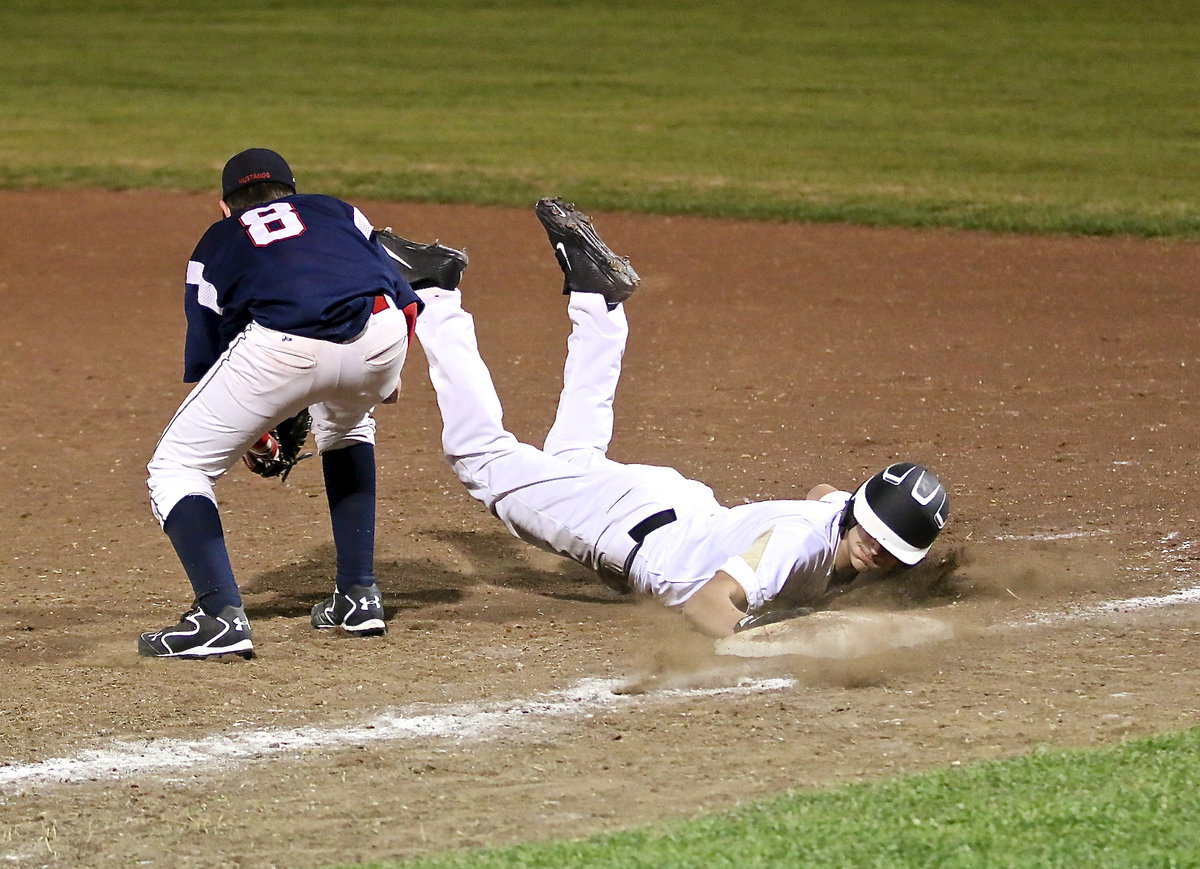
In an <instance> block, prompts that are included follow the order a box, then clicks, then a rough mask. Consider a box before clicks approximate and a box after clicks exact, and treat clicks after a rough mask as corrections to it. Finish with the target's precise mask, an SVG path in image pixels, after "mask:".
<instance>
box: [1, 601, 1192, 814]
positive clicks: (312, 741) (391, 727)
mask: <svg viewBox="0 0 1200 869" xmlns="http://www.w3.org/2000/svg"><path fill="white" fill-rule="evenodd" d="M1195 603H1200V586H1196V587H1193V588H1186V589H1181V590H1179V591H1175V592H1172V593H1170V594H1166V595H1158V596H1145V597H1133V598H1126V599H1124V600H1114V601H1105V602H1103V603H1099V604H1094V605H1091V606H1080V607H1074V608H1071V609H1068V610H1065V611H1058V612H1045V613H1035V614H1033V615H1032V616H1030V617H1027V618H1024V619H1021V620H1018V621H1015V622H1010V623H1008V624H1006V625H997V626H994V628H993V630H1004V629H1011V628H1025V627H1043V626H1047V625H1053V624H1062V623H1066V622H1075V621H1084V620H1087V619H1092V618H1097V617H1101V616H1108V615H1114V614H1119V613H1122V612H1129V611H1131V610H1142V609H1151V608H1158V607H1170V606H1178V605H1183V604H1195ZM621 684H622V683H621V682H620V681H618V680H610V679H584V680H581V681H580V682H577V683H576V684H574V685H572V686H570V687H568V688H565V689H563V690H560V691H554V692H550V693H547V694H543V695H539V696H537V697H533V698H530V699H527V700H507V701H492V702H481V703H460V704H448V705H445V706H430V705H423V706H420V707H412V708H409V709H399V710H393V711H389V712H385V713H383V714H381V715H378V716H376V717H375V718H373V719H370V720H368V721H367V722H365V723H362V724H356V725H346V726H340V727H339V726H310V727H268V728H260V729H254V730H239V731H235V732H231V733H219V734H212V735H210V736H206V737H202V738H199V739H193V740H187V739H171V738H166V737H162V738H155V739H146V740H115V741H114V742H112V743H111V744H110V745H109V746H108V747H106V748H100V749H85V750H83V751H80V752H77V753H75V754H73V755H68V756H64V757H55V758H48V759H46V760H42V761H37V762H33V763H13V764H8V765H6V766H0V799H4V798H8V797H12V796H16V795H18V794H23V793H29V792H31V791H36V790H38V789H40V788H42V787H46V786H49V785H56V784H73V783H81V782H90V781H103V782H116V781H122V780H128V779H136V778H139V777H143V776H147V775H161V776H164V777H170V776H172V775H174V776H179V775H185V774H187V773H188V772H189V771H191V770H194V769H196V770H204V771H215V770H220V769H228V768H232V767H235V766H240V765H248V764H253V763H260V762H264V761H268V760H271V759H272V758H276V757H280V756H288V755H291V756H294V755H298V754H301V753H303V752H304V751H308V750H321V751H324V752H330V751H336V750H339V749H343V748H346V747H349V746H353V745H359V744H374V743H379V742H398V741H404V740H414V741H415V740H420V739H439V738H440V739H456V740H459V741H484V740H487V739H494V738H498V737H500V736H504V735H521V734H523V733H525V732H528V731H531V730H533V729H534V728H536V727H540V726H541V725H542V724H544V723H545V722H547V721H551V720H554V719H568V718H583V717H587V716H589V715H591V714H593V713H595V712H598V711H602V710H606V709H614V708H617V709H628V708H637V707H645V706H648V705H662V704H666V703H669V702H672V701H677V700H681V699H688V698H694V697H711V696H718V695H725V696H730V695H749V694H761V693H764V692H769V691H781V690H785V689H787V688H791V687H793V686H794V685H795V680H794V679H791V678H770V679H757V680H753V679H742V680H740V681H739V682H738V683H737V684H736V685H728V686H721V687H711V688H679V689H663V690H655V691H653V692H650V693H646V694H633V695H630V694H622V693H617V692H616V691H615V690H614V689H616V688H617V687H618V686H619V685H621Z"/></svg>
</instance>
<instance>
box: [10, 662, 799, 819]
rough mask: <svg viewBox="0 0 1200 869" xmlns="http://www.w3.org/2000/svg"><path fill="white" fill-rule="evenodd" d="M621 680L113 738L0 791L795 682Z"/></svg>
mask: <svg viewBox="0 0 1200 869" xmlns="http://www.w3.org/2000/svg"><path fill="white" fill-rule="evenodd" d="M621 684H622V683H621V682H619V681H617V680H611V679H584V680H582V681H580V682H578V683H576V684H575V685H573V686H571V687H570V688H567V689H565V690H562V691H556V692H553V693H550V694H545V695H542V696H540V697H535V698H530V699H528V700H510V701H504V702H493V703H479V704H457V705H448V706H443V707H432V708H431V710H430V711H424V712H422V711H419V710H417V709H410V710H402V711H395V712H389V713H384V714H383V715H380V716H378V717H376V718H374V719H372V720H370V721H368V722H366V723H364V724H358V725H354V726H347V727H327V728H326V727H297V728H265V729H262V730H247V731H242V732H235V733H230V734H213V735H212V736H207V737H204V738H202V739H196V740H184V739H168V738H158V739H148V740H136V741H130V740H118V741H115V742H113V743H112V745H111V747H109V748H105V749H88V750H84V751H81V752H79V753H78V754H75V755H72V756H68V757H58V758H49V759H47V760H43V761H40V762H38V763H28V764H12V765H10V766H5V767H0V792H2V793H3V797H5V798H7V797H12V796H15V795H17V794H21V793H28V792H30V791H34V790H37V789H38V788H39V787H40V786H44V785H52V784H71V783H80V782H89V781H119V780H123V779H130V778H139V777H142V776H146V775H161V776H163V777H164V778H170V777H171V776H172V775H173V774H175V775H177V774H179V773H191V772H194V771H195V770H203V771H204V772H205V773H207V772H209V771H213V770H215V769H227V768H231V767H234V766H238V765H242V764H250V763H257V762H261V761H265V760H270V759H271V758H273V757H278V756H280V755H299V754H301V753H302V752H304V751H308V750H314V749H320V750H321V751H323V752H328V751H329V749H330V748H331V747H334V746H337V745H341V746H343V747H346V748H349V747H351V746H354V745H378V744H379V743H380V742H385V741H386V742H394V741H400V740H419V739H437V738H450V739H458V740H467V741H483V740H487V739H493V738H496V737H499V736H503V735H511V734H520V733H524V732H526V731H529V730H532V729H534V727H536V726H537V725H538V724H539V723H541V722H544V721H546V720H549V719H555V718H571V717H581V716H588V715H591V714H593V713H595V712H598V711H601V710H605V711H609V710H611V709H612V708H614V707H616V708H621V709H628V708H637V707H644V706H647V705H659V704H662V703H666V702H671V701H679V700H686V699H689V698H694V697H710V696H716V695H725V696H728V695H745V694H761V693H763V692H766V691H779V690H782V689H784V688H789V687H791V686H792V685H793V684H795V680H793V679H789V678H772V679H755V680H749V679H744V680H741V681H740V682H739V683H738V684H737V685H731V686H722V687H716V688H691V689H669V690H663V691H656V692H654V693H653V694H638V695H630V694H621V693H617V691H616V689H617V688H619V687H620V685H621Z"/></svg>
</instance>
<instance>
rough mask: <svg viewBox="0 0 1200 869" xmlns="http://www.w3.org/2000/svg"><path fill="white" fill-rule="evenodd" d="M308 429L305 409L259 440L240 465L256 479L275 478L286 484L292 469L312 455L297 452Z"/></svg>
mask: <svg viewBox="0 0 1200 869" xmlns="http://www.w3.org/2000/svg"><path fill="white" fill-rule="evenodd" d="M311 428H312V417H311V416H310V415H309V413H308V408H305V409H304V410H302V411H300V412H299V413H298V414H296V415H295V416H293V417H289V418H288V419H285V420H284V421H283V422H281V423H280V424H279V425H277V426H275V428H273V429H271V430H270V431H269V432H267V433H266V434H265V435H263V436H262V437H261V438H259V439H258V441H257V443H255V444H254V446H252V447H250V450H249V452H247V453H246V455H244V456H242V461H243V462H244V463H245V465H246V467H247V468H249V469H250V470H251V471H252V472H253V473H255V474H258V475H259V476H260V477H279V478H280V479H281V480H282V481H283V482H285V483H286V482H287V478H288V474H290V473H291V472H292V468H294V467H296V464H297V463H298V462H301V461H303V460H304V459H307V458H309V457H310V456H311V455H312V453H304V454H301V452H300V451H301V450H303V449H304V442H305V441H306V440H307V439H308V432H309V430H310V429H311Z"/></svg>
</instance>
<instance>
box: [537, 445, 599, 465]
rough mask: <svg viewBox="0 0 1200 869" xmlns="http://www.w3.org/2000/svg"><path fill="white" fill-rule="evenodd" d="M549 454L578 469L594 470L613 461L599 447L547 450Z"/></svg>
mask: <svg viewBox="0 0 1200 869" xmlns="http://www.w3.org/2000/svg"><path fill="white" fill-rule="evenodd" d="M547 452H548V453H549V454H550V455H552V456H555V457H556V458H559V459H562V460H563V461H564V462H570V463H571V464H572V465H574V466H575V467H577V468H593V467H595V466H597V465H600V464H604V463H606V462H610V461H611V459H609V458H608V456H607V455H605V453H604V450H602V449H600V448H599V447H591V446H589V447H567V448H565V449H556V450H547Z"/></svg>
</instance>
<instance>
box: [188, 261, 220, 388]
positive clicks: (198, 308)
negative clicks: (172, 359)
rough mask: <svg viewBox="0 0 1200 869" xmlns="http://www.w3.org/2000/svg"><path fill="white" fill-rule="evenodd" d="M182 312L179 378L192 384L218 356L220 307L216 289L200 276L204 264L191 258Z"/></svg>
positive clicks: (202, 272) (202, 274) (202, 275)
mask: <svg viewBox="0 0 1200 869" xmlns="http://www.w3.org/2000/svg"><path fill="white" fill-rule="evenodd" d="M183 311H184V315H185V316H186V317H187V337H186V338H185V339H184V345H183V380H184V382H185V383H195V382H196V381H198V380H199V379H200V378H202V377H203V376H204V375H205V373H207V371H208V369H210V368H211V367H212V365H213V363H214V362H216V361H217V357H218V356H220V355H221V345H222V339H221V306H220V304H218V293H217V288H216V287H215V286H213V285H212V284H211V283H210V282H209V281H208V280H207V279H206V278H205V275H204V264H203V263H202V262H200V261H199V260H196V259H192V260H189V261H188V264H187V277H186V279H185V284H184V294H183Z"/></svg>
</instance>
